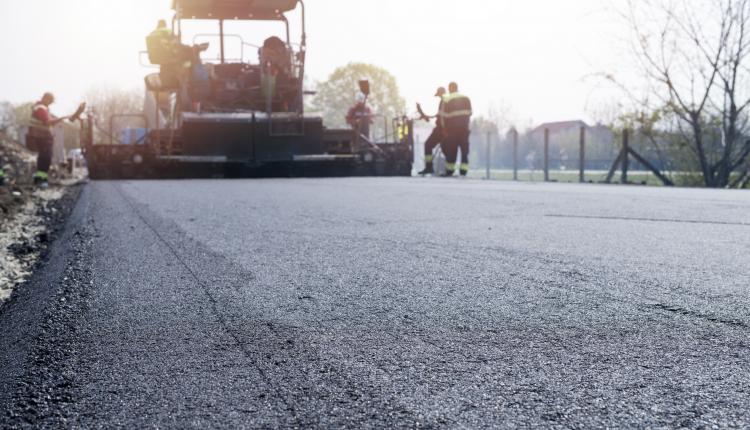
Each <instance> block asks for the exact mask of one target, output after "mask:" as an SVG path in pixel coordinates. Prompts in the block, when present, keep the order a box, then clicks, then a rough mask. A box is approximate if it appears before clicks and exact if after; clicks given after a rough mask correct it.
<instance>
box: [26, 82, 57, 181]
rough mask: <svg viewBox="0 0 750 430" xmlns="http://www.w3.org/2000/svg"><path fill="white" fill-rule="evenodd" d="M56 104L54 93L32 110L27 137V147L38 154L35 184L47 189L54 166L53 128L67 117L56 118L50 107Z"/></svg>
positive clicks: (37, 103)
mask: <svg viewBox="0 0 750 430" xmlns="http://www.w3.org/2000/svg"><path fill="white" fill-rule="evenodd" d="M54 102H55V96H54V95H53V94H52V93H45V94H44V95H43V96H42V99H41V100H40V101H38V102H36V103H35V104H34V106H33V107H32V108H31V123H30V124H29V132H28V134H27V135H26V145H27V146H28V148H29V149H31V150H32V151H35V152H37V153H38V155H37V162H36V173H34V183H36V184H37V185H39V186H42V187H46V186H47V184H48V180H49V168H50V165H51V164H52V147H53V145H54V138H53V136H52V127H54V126H56V125H57V124H60V123H61V122H63V121H65V120H66V119H67V117H64V118H56V117H55V116H54V115H52V114H51V113H50V111H49V107H50V105H51V104H52V103H54Z"/></svg>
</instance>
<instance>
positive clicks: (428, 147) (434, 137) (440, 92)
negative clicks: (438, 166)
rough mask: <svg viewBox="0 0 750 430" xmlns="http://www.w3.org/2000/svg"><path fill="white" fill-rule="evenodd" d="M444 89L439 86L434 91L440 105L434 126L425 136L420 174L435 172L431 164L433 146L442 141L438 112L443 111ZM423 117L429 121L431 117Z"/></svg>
mask: <svg viewBox="0 0 750 430" xmlns="http://www.w3.org/2000/svg"><path fill="white" fill-rule="evenodd" d="M445 94H446V91H445V88H444V87H440V88H438V89H437V92H436V93H435V97H439V98H440V105H439V107H438V114H437V115H435V117H434V118H437V121H436V124H435V128H434V129H432V133H430V137H428V138H427V140H426V141H425V143H424V165H425V167H424V170H422V171H421V172H419V174H420V175H432V174H433V173H435V169H434V167H433V165H432V161H433V157H434V155H433V154H434V153H435V148H437V146H438V145H440V143H441V142H442V141H443V120H442V118H441V116H440V113H441V112H442V111H443V97H445ZM423 119H424V120H425V121H429V120H430V119H431V117H428V116H424V117H423Z"/></svg>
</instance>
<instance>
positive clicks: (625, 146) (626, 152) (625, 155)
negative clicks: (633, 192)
mask: <svg viewBox="0 0 750 430" xmlns="http://www.w3.org/2000/svg"><path fill="white" fill-rule="evenodd" d="M629 168H630V132H629V131H628V129H627V128H626V129H625V130H623V132H622V183H623V184H627V183H628V169H629Z"/></svg>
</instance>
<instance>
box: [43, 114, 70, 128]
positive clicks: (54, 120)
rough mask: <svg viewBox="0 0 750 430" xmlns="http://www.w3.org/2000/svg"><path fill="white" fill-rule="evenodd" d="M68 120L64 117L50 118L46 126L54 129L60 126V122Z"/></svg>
mask: <svg viewBox="0 0 750 430" xmlns="http://www.w3.org/2000/svg"><path fill="white" fill-rule="evenodd" d="M68 118H69V117H67V116H64V117H62V118H57V117H52V118H51V119H50V120H49V121H47V125H48V126H50V127H54V126H56V125H57V124H60V123H61V122H63V121H65V120H66V119H68Z"/></svg>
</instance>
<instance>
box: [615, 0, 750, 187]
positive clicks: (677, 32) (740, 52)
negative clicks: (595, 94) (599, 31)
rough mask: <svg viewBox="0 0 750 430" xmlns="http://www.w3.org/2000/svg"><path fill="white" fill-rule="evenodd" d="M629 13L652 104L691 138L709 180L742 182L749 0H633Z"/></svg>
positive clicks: (748, 94) (749, 75) (746, 149)
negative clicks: (649, 85)
mask: <svg viewBox="0 0 750 430" xmlns="http://www.w3.org/2000/svg"><path fill="white" fill-rule="evenodd" d="M626 17H627V19H628V20H629V23H630V25H631V27H632V29H633V33H634V36H635V37H634V52H635V53H636V58H637V59H638V61H639V65H640V66H641V67H642V69H643V70H644V71H645V73H646V76H647V77H648V78H649V80H650V82H651V83H652V86H651V90H652V94H653V95H655V97H656V101H657V103H658V106H653V105H652V106H651V107H652V108H653V109H654V110H661V111H663V112H664V113H665V115H664V116H663V121H664V122H667V123H668V122H671V124H666V126H667V127H670V128H674V129H676V130H677V131H678V132H679V134H680V135H681V136H682V137H683V139H684V140H685V141H686V143H687V145H685V146H686V147H688V148H690V150H691V151H692V152H693V155H694V157H695V159H696V160H697V165H698V167H699V169H700V172H701V175H702V177H703V181H704V183H705V185H706V186H708V187H730V186H738V185H740V183H741V182H742V180H743V178H744V175H743V174H742V172H744V171H746V170H747V166H746V163H747V160H748V156H750V142H748V128H750V127H749V124H748V119H749V116H748V110H749V109H750V91H749V90H750V88H748V84H750V82H749V81H750V68H748V55H750V34H749V32H750V27H748V26H749V25H750V23H749V22H748V20H749V19H750V0H713V1H698V2H696V1H694V0H638V1H636V0H629V9H628V11H627V13H626ZM651 102H652V101H651Z"/></svg>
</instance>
